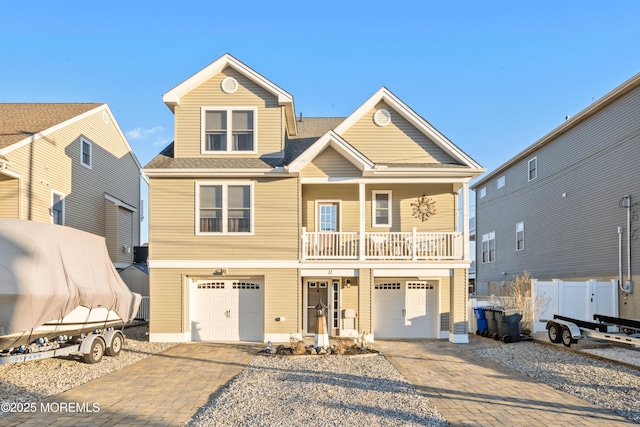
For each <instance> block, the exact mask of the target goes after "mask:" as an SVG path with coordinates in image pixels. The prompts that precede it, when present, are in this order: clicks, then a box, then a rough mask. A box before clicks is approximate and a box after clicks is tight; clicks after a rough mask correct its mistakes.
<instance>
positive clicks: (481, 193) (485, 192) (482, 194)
mask: <svg viewBox="0 0 640 427" xmlns="http://www.w3.org/2000/svg"><path fill="white" fill-rule="evenodd" d="M478 193H479V194H480V198H481V199H482V198H483V197H484V196H486V195H487V187H482V188H481V189H480V190H479V191H478Z"/></svg>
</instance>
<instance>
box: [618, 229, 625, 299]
mask: <svg viewBox="0 0 640 427" xmlns="http://www.w3.org/2000/svg"><path fill="white" fill-rule="evenodd" d="M618 287H620V290H621V291H622V292H625V290H624V288H623V287H622V227H620V226H618Z"/></svg>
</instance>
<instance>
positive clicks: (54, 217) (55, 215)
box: [49, 190, 65, 225]
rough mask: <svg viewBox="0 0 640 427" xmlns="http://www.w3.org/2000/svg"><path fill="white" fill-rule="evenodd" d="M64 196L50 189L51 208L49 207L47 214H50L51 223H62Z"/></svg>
mask: <svg viewBox="0 0 640 427" xmlns="http://www.w3.org/2000/svg"><path fill="white" fill-rule="evenodd" d="M64 198H65V195H64V194H63V193H61V192H59V191H55V190H51V208H49V214H50V215H51V224H58V225H64V214H65V212H64V211H65V206H64V205H65V201H64Z"/></svg>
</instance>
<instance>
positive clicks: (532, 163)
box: [528, 157, 538, 181]
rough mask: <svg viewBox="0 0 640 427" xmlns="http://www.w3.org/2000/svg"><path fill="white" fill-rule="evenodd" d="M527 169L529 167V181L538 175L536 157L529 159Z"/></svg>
mask: <svg viewBox="0 0 640 427" xmlns="http://www.w3.org/2000/svg"><path fill="white" fill-rule="evenodd" d="M528 169H529V175H528V176H529V181H531V180H533V179H536V178H537V177H538V158H537V157H534V158H533V159H531V160H529V164H528Z"/></svg>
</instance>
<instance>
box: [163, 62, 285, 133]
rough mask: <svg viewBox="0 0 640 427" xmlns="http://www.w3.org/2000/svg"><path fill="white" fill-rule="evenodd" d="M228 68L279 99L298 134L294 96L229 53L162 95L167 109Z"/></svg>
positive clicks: (173, 107) (172, 109) (173, 106)
mask: <svg viewBox="0 0 640 427" xmlns="http://www.w3.org/2000/svg"><path fill="white" fill-rule="evenodd" d="M227 67H231V68H233V69H234V70H236V71H237V72H239V73H240V74H242V75H244V76H245V77H246V78H248V79H249V80H251V81H253V82H254V83H256V84H257V85H259V86H261V87H262V88H263V89H265V90H266V91H268V92H270V93H271V94H273V95H274V96H275V97H276V98H277V99H278V103H279V104H280V105H281V106H283V107H284V108H285V113H286V118H287V124H288V125H289V128H290V129H291V130H292V131H293V134H295V133H297V132H296V119H295V116H296V114H295V107H294V104H293V96H292V95H291V94H289V93H288V92H287V91H285V90H284V89H282V88H281V87H279V86H277V85H276V84H274V83H273V82H271V81H270V80H268V79H267V78H265V77H264V76H262V75H261V74H259V73H258V72H256V71H255V70H254V69H252V68H251V67H249V66H247V65H246V64H244V63H243V62H241V61H240V60H238V59H236V58H235V57H233V56H232V55H231V54H229V53H225V54H224V55H222V56H221V57H220V58H218V59H216V60H215V61H213V62H212V63H211V64H209V65H207V66H206V67H204V68H203V69H202V70H200V71H198V72H197V73H195V74H194V75H192V76H191V77H189V78H188V79H187V80H185V81H183V82H182V83H180V84H178V85H177V86H175V87H174V88H173V89H171V90H169V91H168V92H167V93H165V94H164V95H162V100H163V101H164V103H165V104H166V105H167V107H169V109H171V111H174V109H175V107H176V106H178V105H180V101H181V98H182V97H183V96H185V95H186V94H188V93H189V92H191V91H192V90H194V89H196V88H197V87H198V86H200V85H201V84H203V83H205V82H206V81H208V80H210V79H211V78H213V77H214V76H216V75H217V74H219V73H221V72H222V71H223V70H224V69H225V68H227Z"/></svg>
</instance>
